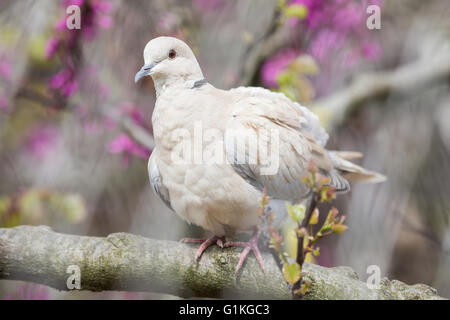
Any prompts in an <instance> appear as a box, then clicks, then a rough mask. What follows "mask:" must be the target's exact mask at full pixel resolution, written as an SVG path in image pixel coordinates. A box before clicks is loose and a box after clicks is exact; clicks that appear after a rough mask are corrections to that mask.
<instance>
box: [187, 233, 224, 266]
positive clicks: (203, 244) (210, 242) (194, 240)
mask: <svg viewBox="0 0 450 320" xmlns="http://www.w3.org/2000/svg"><path fill="white" fill-rule="evenodd" d="M223 240H224V237H218V236H212V237H211V238H208V239H204V238H203V239H202V238H183V239H181V240H180V242H183V243H201V245H200V248H198V250H197V253H196V254H195V260H198V259H200V257H201V255H202V254H203V252H204V251H205V250H206V249H207V248H208V247H210V246H212V245H213V244H217V245H218V246H219V247H221V248H223Z"/></svg>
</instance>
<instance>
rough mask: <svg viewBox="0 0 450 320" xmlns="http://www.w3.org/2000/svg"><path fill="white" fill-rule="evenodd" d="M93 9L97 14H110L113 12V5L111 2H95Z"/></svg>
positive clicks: (101, 0) (100, 0)
mask: <svg viewBox="0 0 450 320" xmlns="http://www.w3.org/2000/svg"><path fill="white" fill-rule="evenodd" d="M92 7H93V9H94V10H95V11H97V12H103V13H109V12H110V11H111V3H110V2H109V1H103V0H97V1H94V2H93V3H92Z"/></svg>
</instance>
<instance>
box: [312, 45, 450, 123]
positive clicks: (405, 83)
mask: <svg viewBox="0 0 450 320" xmlns="http://www.w3.org/2000/svg"><path fill="white" fill-rule="evenodd" d="M449 78H450V55H448V54H441V55H439V56H436V57H434V58H432V59H430V57H427V58H422V59H419V60H418V61H416V62H414V63H411V64H407V65H405V66H401V67H399V68H398V69H396V70H394V71H385V72H378V73H372V74H365V75H360V76H357V77H356V78H355V79H354V80H353V81H352V82H351V84H350V85H349V86H348V87H346V88H344V89H342V90H340V91H337V92H335V93H333V94H331V95H330V96H328V97H325V98H322V99H319V100H316V101H314V102H313V103H312V104H311V108H312V110H313V111H314V112H317V113H318V114H320V115H321V116H323V117H325V120H329V121H327V127H328V129H332V128H336V127H338V126H340V125H342V124H343V123H344V122H345V120H346V118H347V117H348V115H350V114H351V113H352V112H353V111H355V110H356V108H358V107H359V106H362V105H364V104H365V103H366V102H368V101H371V100H375V99H380V98H383V97H386V96H387V95H389V94H390V93H395V94H408V93H409V92H412V91H414V90H424V89H426V88H428V87H429V86H430V85H431V84H433V83H435V82H437V81H442V80H446V79H449ZM416 93H417V92H416Z"/></svg>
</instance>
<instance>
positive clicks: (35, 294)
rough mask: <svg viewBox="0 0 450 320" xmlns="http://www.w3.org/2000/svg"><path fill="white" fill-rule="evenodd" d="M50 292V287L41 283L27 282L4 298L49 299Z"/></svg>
mask: <svg viewBox="0 0 450 320" xmlns="http://www.w3.org/2000/svg"><path fill="white" fill-rule="evenodd" d="M48 299H50V294H49V291H48V288H47V287H46V286H44V285H41V284H34V283H26V284H23V285H19V287H18V288H17V290H16V292H14V293H13V294H12V295H9V296H6V297H5V298H4V300H48Z"/></svg>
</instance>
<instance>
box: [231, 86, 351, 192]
mask: <svg viewBox="0 0 450 320" xmlns="http://www.w3.org/2000/svg"><path fill="white" fill-rule="evenodd" d="M231 92H233V93H234V94H235V97H236V98H235V103H234V105H233V107H232V111H231V116H230V118H229V119H228V122H227V130H226V136H225V152H226V154H227V158H228V160H229V161H230V162H231V164H232V165H233V168H234V169H235V171H236V172H237V173H238V174H239V175H240V176H241V177H243V178H244V179H246V180H247V181H248V182H249V183H250V184H252V185H253V186H255V187H256V188H258V189H263V188H264V187H265V188H266V191H267V194H268V195H269V196H271V197H274V198H277V199H282V200H300V199H302V198H304V197H305V196H306V195H307V193H308V188H307V187H306V185H305V184H303V183H302V182H301V177H302V176H303V175H305V174H306V173H307V171H306V167H307V165H308V163H309V161H310V160H313V161H314V163H315V164H316V166H317V167H318V168H319V170H320V171H321V173H322V174H324V175H327V176H329V177H330V178H331V179H332V185H334V186H335V187H336V189H338V190H339V188H347V187H348V183H346V181H345V179H343V178H341V177H340V176H339V174H338V173H337V172H336V170H335V169H334V166H333V163H332V161H331V159H330V157H329V155H328V152H327V151H326V150H325V149H324V147H323V144H324V143H325V142H326V140H327V138H328V135H327V133H326V132H325V130H324V129H323V128H322V127H321V126H320V124H319V121H318V119H317V116H316V115H314V114H313V113H312V112H310V111H309V110H308V109H306V108H304V107H301V106H300V105H298V104H296V103H293V102H291V101H290V100H289V99H288V98H286V97H285V96H284V95H282V94H277V93H272V92H270V91H268V90H266V89H262V88H237V89H233V90H231ZM341 184H342V185H341Z"/></svg>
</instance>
